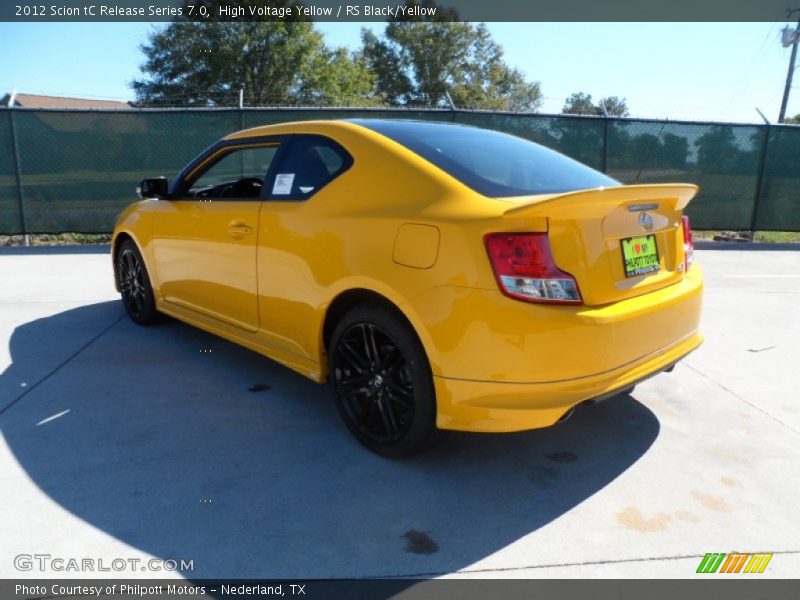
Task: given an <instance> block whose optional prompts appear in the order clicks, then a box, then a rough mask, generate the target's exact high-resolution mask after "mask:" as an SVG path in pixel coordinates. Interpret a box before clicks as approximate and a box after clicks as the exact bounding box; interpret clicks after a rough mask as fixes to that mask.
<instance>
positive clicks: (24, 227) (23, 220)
mask: <svg viewBox="0 0 800 600" xmlns="http://www.w3.org/2000/svg"><path fill="white" fill-rule="evenodd" d="M14 110H15V109H14V108H9V110H8V119H9V121H10V122H11V123H10V125H11V148H12V150H13V151H14V174H15V176H16V184H17V206H18V208H19V222H20V223H19V224H20V233H21V234H22V243H23V245H25V246H30V245H31V239H30V236H29V235H28V219H27V217H26V215H25V197H24V195H23V193H22V167H21V164H20V160H19V144H17V124H16V121H15V119H14Z"/></svg>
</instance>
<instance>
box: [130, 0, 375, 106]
mask: <svg viewBox="0 0 800 600" xmlns="http://www.w3.org/2000/svg"><path fill="white" fill-rule="evenodd" d="M251 3H252V2H251V1H250V0H245V1H240V2H236V3H234V4H237V5H242V6H245V7H247V6H248V5H249V4H251ZM195 4H197V3H196V2H195ZM205 4H206V5H207V6H212V8H210V9H209V10H212V13H211V14H215V13H214V12H213V10H215V9H214V8H213V6H219V5H222V4H231V2H229V1H224V0H213V1H212V0H206V1H205ZM255 4H263V2H262V3H258V2H256V3H255ZM268 4H269V5H271V6H288V5H290V4H292V3H290V2H280V1H278V2H276V1H272V2H269V3H268ZM184 14H187V11H184ZM141 49H142V52H143V53H144V55H145V62H144V64H143V65H142V70H143V71H144V72H145V73H146V74H147V77H146V78H143V79H138V80H135V81H133V83H132V84H131V85H132V87H133V89H134V91H135V93H136V98H137V102H138V103H139V104H140V105H149V106H153V105H183V106H217V105H227V106H230V105H232V104H235V103H236V102H237V101H238V95H239V90H240V89H244V100H245V103H246V104H248V105H257V104H294V103H298V102H304V103H308V102H311V101H317V102H324V103H328V104H353V103H358V102H361V103H363V104H370V103H373V101H372V99H371V90H372V83H373V82H372V76H371V75H370V74H369V72H368V70H367V64H366V62H365V61H364V59H363V58H359V57H358V56H351V55H350V54H348V53H347V51H346V50H344V49H336V50H331V49H329V48H327V47H326V46H325V44H324V41H323V37H322V34H321V33H319V32H318V31H316V30H315V28H314V25H313V24H312V23H311V22H309V21H304V20H294V21H292V20H283V21H277V20H267V19H265V20H260V21H247V22H244V21H242V22H206V20H205V19H201V20H189V21H183V22H176V23H170V24H169V25H167V26H166V27H165V28H163V29H160V30H156V31H154V32H153V33H152V34H151V35H150V38H149V41H148V43H146V44H144V45H143V46H142V48H141Z"/></svg>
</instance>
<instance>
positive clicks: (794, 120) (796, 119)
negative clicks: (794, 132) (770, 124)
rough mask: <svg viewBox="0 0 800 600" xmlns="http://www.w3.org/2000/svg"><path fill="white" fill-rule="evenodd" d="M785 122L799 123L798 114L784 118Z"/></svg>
mask: <svg viewBox="0 0 800 600" xmlns="http://www.w3.org/2000/svg"><path fill="white" fill-rule="evenodd" d="M786 123H788V124H790V125H800V114H797V115H795V116H793V117H790V118H788V119H786Z"/></svg>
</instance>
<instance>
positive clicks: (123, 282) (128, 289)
mask: <svg viewBox="0 0 800 600" xmlns="http://www.w3.org/2000/svg"><path fill="white" fill-rule="evenodd" d="M117 277H118V278H119V289H120V292H121V294H122V305H123V306H124V307H125V311H126V312H127V313H128V316H130V318H131V319H132V320H133V321H134V322H136V323H138V324H140V325H149V324H150V323H153V322H155V321H156V320H157V317H158V313H157V312H156V303H155V298H154V297H153V288H152V287H151V285H150V277H149V276H148V274H147V267H145V264H144V260H142V255H141V254H140V253H139V249H138V248H137V247H136V244H134V243H133V241H131V240H125V241H124V242H123V243H122V245H121V246H120V248H119V251H118V253H117Z"/></svg>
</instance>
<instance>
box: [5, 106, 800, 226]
mask: <svg viewBox="0 0 800 600" xmlns="http://www.w3.org/2000/svg"><path fill="white" fill-rule="evenodd" d="M351 117H361V118H403V119H426V120H440V121H447V122H455V123H463V124H467V125H475V126H478V127H486V128H490V129H497V130H500V131H506V132H508V133H512V134H515V135H518V136H521V137H524V138H527V139H530V140H533V141H535V142H538V143H540V144H544V145H545V146H548V147H550V148H553V149H555V150H558V151H559V152H562V153H564V154H566V155H568V156H571V157H573V158H575V159H577V160H579V161H581V162H583V163H585V164H587V165H589V166H591V167H594V168H596V169H599V170H601V171H605V172H607V173H608V174H610V175H611V176H612V177H615V178H617V179H619V180H620V181H622V182H623V183H636V182H638V183H661V182H690V183H696V184H698V185H699V186H700V188H701V192H700V194H699V195H698V197H697V199H696V200H695V201H694V202H692V204H691V205H690V206H689V209H688V213H689V215H690V216H691V218H692V222H693V226H694V228H696V229H714V230H722V229H724V230H733V231H747V230H760V231H800V158H798V157H800V127H793V126H783V125H735V124H725V123H700V122H675V121H655V120H640V119H617V118H608V119H606V118H601V117H597V118H595V117H576V116H565V115H541V114H513V113H491V112H482V111H465V110H405V109H402V110H401V109H395V110H391V109H338V108H337V109H333V108H331V109H310V108H309V109H293V108H283V109H255V108H244V109H153V110H150V109H147V110H141V109H132V110H124V111H98V110H93V111H83V110H48V109H24V108H10V109H0V148H2V150H1V151H0V234H4V235H18V234H40V233H41V234H50V233H67V232H71V233H109V232H110V231H111V230H112V229H113V226H114V220H115V217H116V215H117V214H118V213H119V212H120V211H121V210H122V209H123V208H124V207H125V206H126V205H127V204H129V203H130V202H132V201H133V200H134V194H133V190H134V187H135V186H136V184H137V183H138V182H139V181H140V180H141V179H143V178H145V177H156V176H159V175H165V176H167V177H172V176H173V175H174V174H175V173H177V172H178V171H179V170H180V169H181V168H182V167H183V166H184V165H185V164H186V163H187V162H189V160H191V159H192V158H193V157H194V156H195V155H196V154H197V153H198V152H200V151H201V150H202V149H203V148H205V147H207V146H208V145H210V144H211V143H213V142H214V141H216V140H217V139H219V138H220V137H222V136H224V135H226V134H228V133H230V132H232V131H235V130H238V129H244V128H247V127H255V126H257V125H267V124H271V123H280V122H285V121H296V120H308V119H343V118H351Z"/></svg>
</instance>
